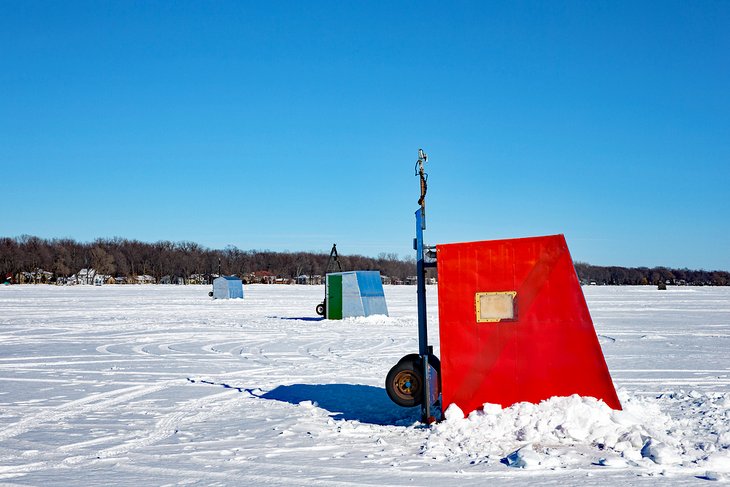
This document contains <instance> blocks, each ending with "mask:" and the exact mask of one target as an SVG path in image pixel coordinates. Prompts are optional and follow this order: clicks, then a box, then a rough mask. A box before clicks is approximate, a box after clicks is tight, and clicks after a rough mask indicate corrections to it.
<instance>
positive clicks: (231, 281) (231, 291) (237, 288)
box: [213, 276, 243, 299]
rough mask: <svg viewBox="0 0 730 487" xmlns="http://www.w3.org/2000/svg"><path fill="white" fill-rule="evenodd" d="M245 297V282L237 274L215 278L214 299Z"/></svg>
mask: <svg viewBox="0 0 730 487" xmlns="http://www.w3.org/2000/svg"><path fill="white" fill-rule="evenodd" d="M235 298H243V282H242V281H241V280H240V279H239V278H237V277H236V276H221V277H216V278H215V279H213V299H235Z"/></svg>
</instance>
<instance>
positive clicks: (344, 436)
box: [0, 285, 730, 486]
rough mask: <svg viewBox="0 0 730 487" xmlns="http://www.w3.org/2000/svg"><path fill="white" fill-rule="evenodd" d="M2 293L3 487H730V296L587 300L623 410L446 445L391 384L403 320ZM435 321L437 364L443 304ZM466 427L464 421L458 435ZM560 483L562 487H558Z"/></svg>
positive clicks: (533, 422)
mask: <svg viewBox="0 0 730 487" xmlns="http://www.w3.org/2000/svg"><path fill="white" fill-rule="evenodd" d="M208 291H209V287H208V286H179V287H178V286H130V287H125V286H120V287H116V286H110V287H103V286H102V287H92V286H89V287H79V286H76V287H69V288H65V287H54V286H9V287H3V288H0V335H1V336H2V340H0V384H2V386H1V387H0V480H4V481H6V482H10V483H14V484H20V485H38V484H41V483H43V484H50V485H68V484H70V483H72V484H85V485H108V484H115V485H127V484H139V483H144V484H146V485H149V484H154V485H162V484H168V483H169V484H178V483H199V484H204V485H211V484H220V485H231V484H237V483H241V482H243V481H246V482H248V483H250V484H252V485H262V484H266V485H305V484H306V485H435V484H438V485H460V486H462V485H483V484H484V482H485V481H487V480H488V481H489V482H490V483H508V482H514V480H515V478H519V481H520V483H521V484H527V485H530V484H535V485H536V484H538V483H540V484H542V483H544V479H545V476H549V477H550V478H556V479H557V478H559V479H560V482H561V483H563V484H568V485H578V484H583V483H585V482H586V480H587V477H593V480H591V481H592V482H595V481H598V482H599V483H610V484H612V485H621V484H624V485H635V484H636V483H639V482H641V481H644V480H646V481H651V479H653V478H655V477H656V476H666V477H671V478H672V481H673V482H675V483H684V482H686V483H695V482H697V481H698V478H706V479H720V480H724V479H730V457H729V456H728V447H729V446H730V413H729V411H730V359H729V358H728V357H727V355H728V353H727V350H728V349H730V347H729V345H730V341H729V340H730V288H689V287H688V288H672V289H670V290H668V291H663V292H657V291H656V290H655V289H651V288H649V287H597V286H590V287H586V288H584V293H585V294H586V298H587V301H588V305H589V307H590V309H591V313H592V316H593V320H594V323H595V325H596V330H597V332H598V334H599V338H600V340H601V345H602V347H603V350H604V354H605V356H606V360H607V362H608V365H609V368H610V370H611V374H612V376H613V379H614V382H615V383H616V385H617V387H618V389H619V393H620V396H621V401H622V404H623V405H624V409H625V411H623V412H615V411H611V410H609V409H608V408H606V407H605V405H602V403H598V402H597V401H595V400H592V399H590V398H578V397H568V398H553V399H551V400H549V401H546V402H544V403H542V404H540V405H530V404H518V405H515V406H513V407H511V408H506V409H501V408H497V407H487V408H486V410H485V411H484V412H483V413H475V414H472V415H470V417H468V418H463V415H460V414H459V412H458V411H455V410H450V411H448V419H447V420H446V421H444V422H442V423H440V424H438V425H435V426H434V427H432V428H424V427H421V426H420V425H417V424H415V420H416V419H417V417H418V414H417V412H416V411H410V410H405V409H401V408H398V407H397V406H395V405H393V404H392V403H391V402H390V401H389V400H388V398H387V396H386V394H385V391H384V389H383V385H382V384H383V380H384V378H385V374H386V373H387V370H388V369H389V368H390V367H391V366H392V365H393V364H394V363H395V361H397V360H398V358H400V357H401V356H402V355H404V354H406V353H410V352H413V351H415V350H416V349H417V344H416V306H415V288H413V287H402V286H386V287H385V292H386V298H387V300H388V308H389V310H390V314H391V316H390V317H388V318H386V317H369V318H362V319H348V320H343V321H327V320H319V319H317V318H316V315H315V313H314V306H315V305H316V304H317V303H318V302H320V301H321V298H322V296H321V295H322V294H323V290H322V288H321V287H319V286H264V285H258V286H257V285H253V286H246V298H245V299H244V300H231V301H213V300H210V299H209V298H208V296H207V292H208ZM428 293H429V323H430V327H431V330H432V331H431V337H432V338H433V339H434V340H436V349H437V352H438V342H437V340H438V336H437V335H438V334H437V332H436V330H437V323H438V315H437V309H436V299H435V298H436V296H435V293H436V289H435V287H429V289H428ZM460 416H461V417H460ZM556 476H557V477H556Z"/></svg>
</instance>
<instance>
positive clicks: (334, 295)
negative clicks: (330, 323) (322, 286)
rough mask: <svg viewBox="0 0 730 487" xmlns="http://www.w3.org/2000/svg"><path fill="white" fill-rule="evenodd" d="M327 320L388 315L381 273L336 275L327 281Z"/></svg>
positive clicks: (344, 273)
mask: <svg viewBox="0 0 730 487" xmlns="http://www.w3.org/2000/svg"><path fill="white" fill-rule="evenodd" d="M325 292H326V297H327V299H326V305H325V318H327V319H329V320H339V319H342V318H349V317H353V316H370V315H386V316H387V315H388V306H387V305H386V304H385V294H384V293H383V282H382V280H381V279H380V272H379V271H350V272H332V273H329V274H327V278H326V291H325Z"/></svg>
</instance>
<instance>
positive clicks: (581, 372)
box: [437, 235, 621, 413]
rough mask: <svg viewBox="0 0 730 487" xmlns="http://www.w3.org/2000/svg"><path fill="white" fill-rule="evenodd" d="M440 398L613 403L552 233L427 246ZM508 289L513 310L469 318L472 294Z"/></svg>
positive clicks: (467, 404) (584, 311)
mask: <svg viewBox="0 0 730 487" xmlns="http://www.w3.org/2000/svg"><path fill="white" fill-rule="evenodd" d="M437 252H438V281H439V286H438V301H439V329H440V338H441V374H442V376H441V382H442V399H443V407H444V408H446V407H448V406H449V405H450V404H451V403H456V404H457V405H458V406H459V407H460V408H461V409H462V410H463V411H464V412H465V413H469V412H470V411H473V410H475V409H479V408H481V407H482V405H483V404H484V403H494V404H501V405H502V406H503V407H507V406H510V405H512V404H514V403H516V402H521V401H527V402H532V403H537V402H540V401H541V400H544V399H547V398H549V397H552V396H569V395H571V394H579V395H581V396H591V397H595V398H598V399H602V400H603V401H604V402H605V403H606V404H607V405H608V406H610V407H611V408H613V409H621V403H620V402H619V400H618V397H617V395H616V391H615V389H614V387H613V382H612V380H611V375H610V374H609V372H608V367H607V366H606V361H605V359H604V357H603V353H602V352H601V346H600V344H599V343H598V337H597V336H596V332H595V329H594V328H593V322H592V320H591V315H590V313H589V311H588V306H587V305H586V302H585V298H584V296H583V291H582V290H581V288H580V283H579V282H578V278H577V276H576V273H575V269H574V267H573V261H572V259H571V257H570V252H569V251H568V246H567V244H566V243H565V238H564V237H563V236H562V235H552V236H547V237H530V238H520V239H509V240H493V241H484V242H467V243H454V244H445V245H438V246H437ZM503 291H516V292H517V296H516V298H515V299H516V317H515V319H514V320H511V321H501V322H497V323H478V322H477V317H476V310H475V295H476V293H480V292H503Z"/></svg>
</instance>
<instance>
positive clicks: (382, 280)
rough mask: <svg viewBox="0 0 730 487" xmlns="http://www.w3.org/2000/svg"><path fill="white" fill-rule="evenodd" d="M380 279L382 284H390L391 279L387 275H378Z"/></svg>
mask: <svg viewBox="0 0 730 487" xmlns="http://www.w3.org/2000/svg"><path fill="white" fill-rule="evenodd" d="M380 281H381V282H382V283H383V284H390V283H391V282H393V280H392V279H391V278H390V277H389V276H380Z"/></svg>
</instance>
